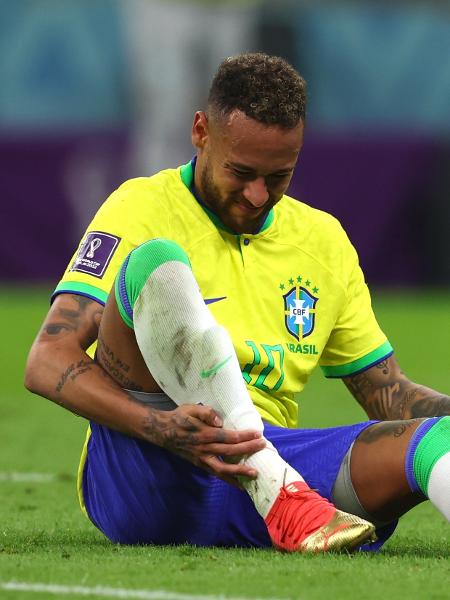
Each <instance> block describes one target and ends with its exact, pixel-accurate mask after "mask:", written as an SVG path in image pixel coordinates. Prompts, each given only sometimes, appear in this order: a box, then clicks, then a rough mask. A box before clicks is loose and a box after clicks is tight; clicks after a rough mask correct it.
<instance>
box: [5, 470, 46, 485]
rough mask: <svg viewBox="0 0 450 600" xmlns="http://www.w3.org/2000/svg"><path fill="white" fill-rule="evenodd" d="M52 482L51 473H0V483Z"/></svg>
mask: <svg viewBox="0 0 450 600" xmlns="http://www.w3.org/2000/svg"><path fill="white" fill-rule="evenodd" d="M54 480H55V476H54V475H53V474H52V473H18V472H15V471H10V472H5V471H0V483H1V482H5V481H8V482H13V483H50V482H51V481H54Z"/></svg>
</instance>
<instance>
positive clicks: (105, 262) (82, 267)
mask: <svg viewBox="0 0 450 600" xmlns="http://www.w3.org/2000/svg"><path fill="white" fill-rule="evenodd" d="M158 204H159V199H158V197H157V194H155V191H154V190H153V188H152V185H151V183H149V179H147V178H139V179H132V180H129V181H127V182H125V183H124V184H123V185H121V186H120V188H119V189H117V190H116V191H115V192H113V193H112V194H111V196H109V198H108V199H107V200H106V201H105V203H104V204H103V205H102V206H101V207H100V209H99V210H98V212H97V214H96V215H95V217H94V218H93V220H92V222H91V223H90V225H89V226H88V228H87V230H86V232H85V234H84V236H83V238H82V240H81V242H80V244H79V246H78V248H77V250H76V252H75V254H74V255H73V256H72V258H71V260H70V262H69V264H68V266H67V269H66V271H65V272H64V275H63V277H62V279H61V281H60V282H59V284H58V285H57V287H56V289H55V291H54V294H53V297H54V296H56V295H57V294H60V293H64V292H69V293H70V292H73V293H77V294H81V295H84V296H87V297H89V298H92V299H94V300H97V301H98V302H100V303H101V304H105V302H106V300H107V298H108V295H109V292H110V290H111V289H112V287H113V284H114V279H115V277H116V274H117V272H118V271H119V268H120V266H121V265H122V263H123V261H124V260H125V258H126V257H127V255H128V254H129V253H130V252H131V250H133V249H134V248H135V247H136V246H138V245H139V244H141V243H143V242H145V241H146V240H148V239H151V238H152V237H156V235H155V234H154V232H153V231H152V224H153V227H154V226H155V224H156V223H157V224H158V231H159V232H160V231H161V229H163V230H164V229H166V223H165V211H162V210H159V209H158Z"/></svg>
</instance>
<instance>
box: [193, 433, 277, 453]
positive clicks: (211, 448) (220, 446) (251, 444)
mask: <svg viewBox="0 0 450 600" xmlns="http://www.w3.org/2000/svg"><path fill="white" fill-rule="evenodd" d="M265 447H266V441H265V440H264V439H262V438H258V439H254V440H250V441H248V442H240V443H237V444H224V443H215V442H211V443H209V444H202V445H200V446H198V450H199V451H200V452H202V451H203V452H205V453H210V454H212V455H213V456H226V457H229V456H246V455H249V454H254V453H255V452H259V451H260V450H262V449H263V448H265Z"/></svg>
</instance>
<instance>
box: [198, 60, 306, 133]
mask: <svg viewBox="0 0 450 600" xmlns="http://www.w3.org/2000/svg"><path fill="white" fill-rule="evenodd" d="M236 109H237V110H240V111H242V112H243V113H244V114H245V115H247V117H250V118H252V119H255V120H256V121H259V122H260V123H264V124H266V125H278V126H280V127H283V128H286V129H291V128H292V127H295V126H296V125H298V123H299V122H300V120H304V119H305V114H306V82H305V80H304V79H303V78H302V77H301V76H300V75H299V74H298V73H297V71H296V70H295V69H294V67H292V66H291V65H290V64H289V63H288V62H287V61H286V60H284V59H283V58H280V57H278V56H269V55H268V54H264V53H262V52H255V53H248V54H240V55H238V56H231V57H230V58H227V59H225V60H224V61H223V62H222V63H221V64H220V66H219V68H218V70H217V73H216V75H215V76H214V79H213V81H212V84H211V88H210V90H209V96H208V110H210V111H211V112H212V113H213V114H218V116H227V115H229V114H230V113H231V112H233V111H234V110H236Z"/></svg>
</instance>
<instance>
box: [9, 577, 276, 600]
mask: <svg viewBox="0 0 450 600" xmlns="http://www.w3.org/2000/svg"><path fill="white" fill-rule="evenodd" d="M0 589H2V590H8V591H15V592H46V593H47V594H55V595H63V594H65V595H70V594H72V595H75V594H77V595H79V596H103V597H108V598H126V599H128V598H137V599H138V600H281V599H277V598H255V597H253V598H248V597H247V598H242V597H241V598H238V597H232V596H224V595H223V594H220V595H219V596H214V595H213V596H211V595H208V596H204V595H198V594H179V593H177V592H167V591H164V590H131V589H130V590H127V589H123V588H113V587H104V586H95V587H85V586H81V585H56V584H45V583H25V582H20V581H9V582H7V583H0Z"/></svg>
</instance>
